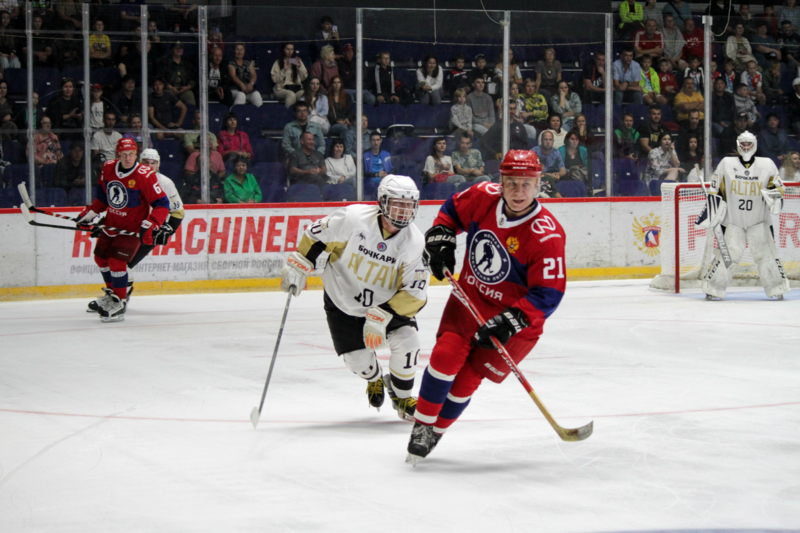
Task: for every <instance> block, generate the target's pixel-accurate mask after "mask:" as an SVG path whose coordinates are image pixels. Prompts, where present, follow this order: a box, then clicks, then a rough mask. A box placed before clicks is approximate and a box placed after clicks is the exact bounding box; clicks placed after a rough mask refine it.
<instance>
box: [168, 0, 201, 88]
mask: <svg viewBox="0 0 800 533" xmlns="http://www.w3.org/2000/svg"><path fill="white" fill-rule="evenodd" d="M166 10H167V21H168V24H169V27H173V28H175V32H176V33H189V32H196V31H197V4H190V3H189V2H188V0H178V3H177V4H173V5H170V6H166ZM187 103H189V102H187Z"/></svg>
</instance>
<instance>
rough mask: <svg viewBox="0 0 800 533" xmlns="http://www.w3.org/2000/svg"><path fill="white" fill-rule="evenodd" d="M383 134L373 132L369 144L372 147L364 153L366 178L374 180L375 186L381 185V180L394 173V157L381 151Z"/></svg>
mask: <svg viewBox="0 0 800 533" xmlns="http://www.w3.org/2000/svg"><path fill="white" fill-rule="evenodd" d="M382 142H383V139H381V134H380V133H378V132H377V131H373V132H372V133H370V135H369V144H370V146H371V147H372V148H371V149H370V150H367V151H366V152H364V177H365V178H372V181H373V184H374V185H375V186H376V187H377V186H378V185H380V182H381V178H383V177H384V176H386V175H387V174H390V173H391V172H392V156H390V155H389V152H387V151H385V150H381V143H382Z"/></svg>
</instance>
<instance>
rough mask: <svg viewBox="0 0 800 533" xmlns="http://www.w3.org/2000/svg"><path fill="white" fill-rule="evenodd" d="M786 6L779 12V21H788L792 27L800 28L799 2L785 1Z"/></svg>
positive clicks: (795, 0)
mask: <svg viewBox="0 0 800 533" xmlns="http://www.w3.org/2000/svg"><path fill="white" fill-rule="evenodd" d="M785 1H786V5H784V6H783V7H781V8H780V9H779V10H778V12H777V15H778V20H779V21H781V22H783V21H784V20H788V21H789V22H791V23H792V26H793V27H795V28H797V27H800V7H797V0H785Z"/></svg>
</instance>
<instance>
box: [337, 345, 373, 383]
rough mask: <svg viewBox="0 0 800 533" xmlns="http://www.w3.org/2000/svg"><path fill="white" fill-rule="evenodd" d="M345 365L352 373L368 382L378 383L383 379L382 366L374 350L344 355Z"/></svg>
mask: <svg viewBox="0 0 800 533" xmlns="http://www.w3.org/2000/svg"><path fill="white" fill-rule="evenodd" d="M342 359H344V364H345V365H346V366H347V368H349V369H350V372H352V373H353V374H355V375H357V376H358V377H360V378H363V379H365V380H367V381H378V379H380V377H381V365H380V363H379V362H378V358H377V357H376V356H375V352H373V351H372V350H367V349H366V348H364V349H363V350H356V351H354V352H347V353H346V354H343V355H342Z"/></svg>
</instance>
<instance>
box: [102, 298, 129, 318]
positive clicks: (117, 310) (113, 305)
mask: <svg viewBox="0 0 800 533" xmlns="http://www.w3.org/2000/svg"><path fill="white" fill-rule="evenodd" d="M125 307H126V303H125V302H123V301H121V300H120V299H119V296H117V295H116V294H111V302H110V303H109V304H108V305H106V306H104V307H103V308H102V309H100V320H101V321H102V322H122V321H123V320H125Z"/></svg>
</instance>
